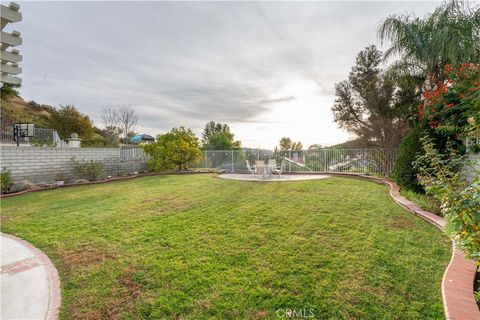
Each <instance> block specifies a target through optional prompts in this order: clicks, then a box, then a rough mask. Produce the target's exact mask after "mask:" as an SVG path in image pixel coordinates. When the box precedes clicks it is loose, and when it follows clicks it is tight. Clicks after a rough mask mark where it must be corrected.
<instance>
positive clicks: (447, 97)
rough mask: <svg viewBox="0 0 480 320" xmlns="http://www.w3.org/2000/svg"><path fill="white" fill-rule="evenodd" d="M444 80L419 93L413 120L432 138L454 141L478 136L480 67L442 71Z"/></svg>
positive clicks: (479, 125) (471, 64) (449, 67)
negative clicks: (430, 134) (421, 101)
mask: <svg viewBox="0 0 480 320" xmlns="http://www.w3.org/2000/svg"><path fill="white" fill-rule="evenodd" d="M444 76H445V80H443V81H441V82H439V83H438V84H437V85H436V86H435V87H434V88H433V90H431V91H425V92H424V93H423V100H424V103H423V104H422V105H419V106H418V107H417V118H418V120H419V122H420V123H421V124H422V125H423V126H424V127H426V128H429V129H431V130H433V131H434V134H437V135H440V136H443V137H446V136H449V137H451V138H454V139H463V138H465V137H478V136H479V135H480V65H478V64H473V63H470V64H462V65H461V66H460V67H459V68H458V69H454V68H452V67H451V66H449V65H446V66H445V67H444Z"/></svg>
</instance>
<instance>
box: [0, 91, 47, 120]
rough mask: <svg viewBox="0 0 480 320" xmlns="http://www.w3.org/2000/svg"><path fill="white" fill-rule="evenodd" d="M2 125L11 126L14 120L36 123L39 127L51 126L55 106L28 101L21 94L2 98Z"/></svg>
mask: <svg viewBox="0 0 480 320" xmlns="http://www.w3.org/2000/svg"><path fill="white" fill-rule="evenodd" d="M0 110H1V122H2V127H4V126H10V125H11V124H12V123H14V122H29V123H35V125H36V126H37V127H40V128H49V127H50V125H49V123H50V116H51V112H52V110H53V108H52V107H51V106H47V105H40V104H37V103H35V102H33V101H32V102H26V101H25V100H23V99H22V98H21V97H19V96H14V97H11V98H9V99H8V100H4V99H2V100H1V108H0Z"/></svg>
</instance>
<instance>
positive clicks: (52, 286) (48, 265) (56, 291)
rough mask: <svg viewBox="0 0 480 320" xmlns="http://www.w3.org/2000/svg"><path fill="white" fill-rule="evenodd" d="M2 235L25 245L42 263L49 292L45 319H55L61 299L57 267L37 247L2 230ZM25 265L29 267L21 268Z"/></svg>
mask: <svg viewBox="0 0 480 320" xmlns="http://www.w3.org/2000/svg"><path fill="white" fill-rule="evenodd" d="M2 236H4V237H7V238H10V239H11V240H13V241H16V242H18V243H20V244H22V245H23V246H25V247H27V248H28V249H29V250H30V251H31V252H32V253H33V254H34V256H35V257H36V258H37V260H38V261H40V265H42V266H43V267H44V268H45V272H46V274H47V277H48V292H49V294H48V306H47V311H46V314H45V319H46V320H57V319H58V312H59V308H60V301H61V296H60V278H59V277H58V272H57V269H56V268H55V266H54V265H53V263H52V262H51V261H50V259H49V258H48V257H47V255H46V254H44V253H43V252H42V251H40V250H39V249H37V248H36V247H35V246H33V245H32V244H31V243H29V242H27V241H25V240H23V239H20V238H18V237H15V236H12V235H10V234H6V233H3V232H2ZM19 267H20V268H22V266H19ZM26 267H29V266H28V265H25V266H23V268H26Z"/></svg>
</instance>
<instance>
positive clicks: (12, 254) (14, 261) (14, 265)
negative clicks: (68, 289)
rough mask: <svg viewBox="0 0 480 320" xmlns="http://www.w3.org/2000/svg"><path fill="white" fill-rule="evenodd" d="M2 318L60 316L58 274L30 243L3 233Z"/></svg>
mask: <svg viewBox="0 0 480 320" xmlns="http://www.w3.org/2000/svg"><path fill="white" fill-rule="evenodd" d="M0 241H1V249H0V256H1V265H2V267H1V314H0V318H1V319H49V320H50V319H57V318H58V308H59V306H60V289H59V279H58V273H57V270H56V269H55V267H54V266H53V264H52V263H51V262H50V260H49V259H48V257H47V256H46V255H45V254H43V253H42V252H41V251H40V250H38V249H37V248H35V247H34V246H32V245H31V244H30V243H28V242H26V241H24V240H22V239H19V238H17V237H14V236H11V235H7V234H4V233H2V234H1V240H0Z"/></svg>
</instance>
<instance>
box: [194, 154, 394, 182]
mask: <svg viewBox="0 0 480 320" xmlns="http://www.w3.org/2000/svg"><path fill="white" fill-rule="evenodd" d="M395 155H396V150H392V149H389V150H381V149H317V150H300V151H293V150H290V151H277V152H275V151H270V150H257V149H244V150H205V151H203V152H202V157H201V158H200V159H198V160H197V161H195V162H193V163H190V164H189V168H191V169H198V170H206V171H226V172H239V173H241V172H248V169H247V162H246V161H247V160H248V161H249V163H250V165H254V164H255V161H257V160H267V159H275V160H276V161H277V165H279V166H280V165H282V163H283V165H284V167H285V171H286V172H292V173H300V172H314V173H321V172H341V173H348V172H351V173H364V174H380V175H385V176H389V175H390V174H391V173H392V172H393V163H394V161H395Z"/></svg>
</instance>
